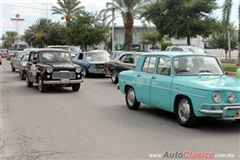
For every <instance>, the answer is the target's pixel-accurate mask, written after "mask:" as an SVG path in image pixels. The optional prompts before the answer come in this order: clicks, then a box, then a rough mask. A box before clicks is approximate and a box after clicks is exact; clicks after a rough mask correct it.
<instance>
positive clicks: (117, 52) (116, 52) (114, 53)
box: [109, 51, 126, 59]
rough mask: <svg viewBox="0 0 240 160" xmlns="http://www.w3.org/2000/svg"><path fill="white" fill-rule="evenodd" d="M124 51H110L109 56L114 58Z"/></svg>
mask: <svg viewBox="0 0 240 160" xmlns="http://www.w3.org/2000/svg"><path fill="white" fill-rule="evenodd" d="M124 52H126V51H112V52H111V54H110V56H109V58H110V59H115V58H117V57H119V56H121V55H122V54H123V53H124Z"/></svg>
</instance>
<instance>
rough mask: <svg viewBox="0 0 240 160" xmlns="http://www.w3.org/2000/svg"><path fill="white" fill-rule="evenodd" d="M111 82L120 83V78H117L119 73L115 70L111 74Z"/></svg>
mask: <svg viewBox="0 0 240 160" xmlns="http://www.w3.org/2000/svg"><path fill="white" fill-rule="evenodd" d="M111 80H112V82H113V83H115V84H116V83H118V77H117V71H116V70H113V71H112V72H111Z"/></svg>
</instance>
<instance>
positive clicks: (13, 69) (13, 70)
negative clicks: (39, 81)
mask: <svg viewBox="0 0 240 160" xmlns="http://www.w3.org/2000/svg"><path fill="white" fill-rule="evenodd" d="M11 68H12V72H15V68H14V67H13V65H12V64H11Z"/></svg>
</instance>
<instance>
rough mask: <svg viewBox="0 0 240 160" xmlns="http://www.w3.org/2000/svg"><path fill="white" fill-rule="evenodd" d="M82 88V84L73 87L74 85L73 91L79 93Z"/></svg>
mask: <svg viewBox="0 0 240 160" xmlns="http://www.w3.org/2000/svg"><path fill="white" fill-rule="evenodd" d="M80 86H81V84H80V83H79V84H73V85H72V90H73V91H74V92H77V91H79V89H80Z"/></svg>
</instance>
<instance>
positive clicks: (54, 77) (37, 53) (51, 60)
mask: <svg viewBox="0 0 240 160" xmlns="http://www.w3.org/2000/svg"><path fill="white" fill-rule="evenodd" d="M26 70H27V73H26V83H27V86H28V87H31V86H33V83H37V84H38V90H39V91H40V92H44V91H47V88H48V87H50V86H59V87H61V86H64V87H72V90H73V91H78V90H79V89H80V85H81V83H82V81H83V77H82V73H81V70H82V69H81V67H80V66H78V65H75V64H73V63H72V57H71V54H70V53H69V52H68V51H65V50H60V49H50V48H45V49H37V50H32V51H31V52H30V53H29V59H28V63H27V66H26Z"/></svg>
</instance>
